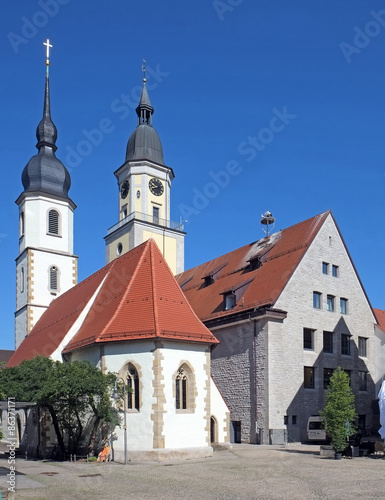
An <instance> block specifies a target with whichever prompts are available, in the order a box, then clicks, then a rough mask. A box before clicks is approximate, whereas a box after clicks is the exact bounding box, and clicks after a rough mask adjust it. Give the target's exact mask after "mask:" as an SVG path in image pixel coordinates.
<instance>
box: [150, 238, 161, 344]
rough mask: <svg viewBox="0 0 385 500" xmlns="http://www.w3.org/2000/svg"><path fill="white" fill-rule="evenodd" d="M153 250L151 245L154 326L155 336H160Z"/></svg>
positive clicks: (151, 240)
mask: <svg viewBox="0 0 385 500" xmlns="http://www.w3.org/2000/svg"><path fill="white" fill-rule="evenodd" d="M148 241H150V242H151V243H152V242H153V239H152V238H150V239H149V240H148ZM153 248H154V245H153V244H150V272H151V293H152V304H153V311H154V325H155V334H156V335H157V336H159V324H158V320H159V315H158V305H157V302H156V300H155V298H156V296H155V286H156V281H155V269H154V255H153Z"/></svg>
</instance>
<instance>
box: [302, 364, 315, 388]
mask: <svg viewBox="0 0 385 500" xmlns="http://www.w3.org/2000/svg"><path fill="white" fill-rule="evenodd" d="M303 371H304V377H303V386H304V388H305V389H314V368H313V367H312V366H304V368H303Z"/></svg>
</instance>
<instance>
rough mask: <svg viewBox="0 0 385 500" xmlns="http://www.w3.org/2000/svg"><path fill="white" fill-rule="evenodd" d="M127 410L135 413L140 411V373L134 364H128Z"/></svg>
mask: <svg viewBox="0 0 385 500" xmlns="http://www.w3.org/2000/svg"><path fill="white" fill-rule="evenodd" d="M126 381H127V388H128V389H129V390H128V391H127V409H128V410H130V411H132V412H135V411H140V386H139V372H138V370H137V368H136V366H135V365H134V364H133V363H128V366H127V375H126Z"/></svg>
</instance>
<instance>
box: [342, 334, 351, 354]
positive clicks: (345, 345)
mask: <svg viewBox="0 0 385 500" xmlns="http://www.w3.org/2000/svg"><path fill="white" fill-rule="evenodd" d="M341 354H345V355H347V356H349V355H350V335H346V334H345V333H341Z"/></svg>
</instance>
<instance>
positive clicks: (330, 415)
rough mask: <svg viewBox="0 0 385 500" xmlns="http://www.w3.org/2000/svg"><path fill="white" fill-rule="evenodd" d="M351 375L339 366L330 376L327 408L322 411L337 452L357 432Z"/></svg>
mask: <svg viewBox="0 0 385 500" xmlns="http://www.w3.org/2000/svg"><path fill="white" fill-rule="evenodd" d="M354 399H355V398H354V394H353V392H352V389H351V387H350V384H349V375H348V374H347V373H346V372H345V371H344V370H342V368H341V367H340V366H339V367H338V368H337V370H336V371H335V372H334V373H333V375H332V376H331V377H330V383H329V386H328V389H327V392H326V404H325V409H324V410H323V411H320V415H321V417H322V419H323V423H324V427H325V429H326V432H327V434H328V436H329V438H330V441H331V445H332V447H333V449H334V451H335V452H336V453H340V452H342V451H344V450H345V448H346V447H347V444H348V443H347V439H348V437H349V436H351V435H352V434H354V433H355V425H354V421H355V418H356V416H357V415H356V410H355V405H354Z"/></svg>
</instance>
